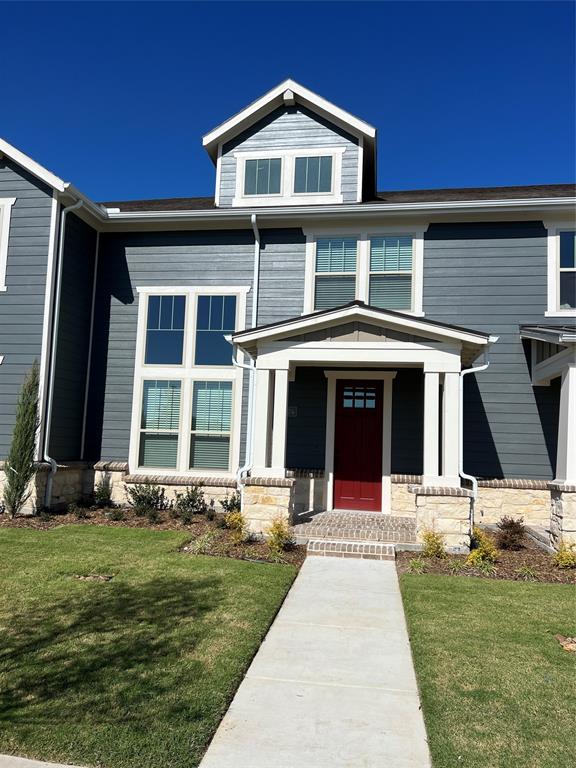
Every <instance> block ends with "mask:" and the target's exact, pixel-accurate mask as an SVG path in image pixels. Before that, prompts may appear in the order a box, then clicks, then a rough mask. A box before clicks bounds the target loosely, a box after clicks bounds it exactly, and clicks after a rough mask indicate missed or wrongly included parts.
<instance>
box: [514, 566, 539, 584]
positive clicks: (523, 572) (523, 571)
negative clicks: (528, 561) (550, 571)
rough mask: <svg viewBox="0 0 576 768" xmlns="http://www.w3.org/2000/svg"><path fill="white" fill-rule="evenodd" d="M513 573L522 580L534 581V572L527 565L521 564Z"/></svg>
mask: <svg viewBox="0 0 576 768" xmlns="http://www.w3.org/2000/svg"><path fill="white" fill-rule="evenodd" d="M514 573H515V574H516V575H517V576H518V578H519V579H522V581H536V572H535V571H533V570H532V568H530V567H529V566H528V565H521V566H520V568H517V569H516V570H515V571H514Z"/></svg>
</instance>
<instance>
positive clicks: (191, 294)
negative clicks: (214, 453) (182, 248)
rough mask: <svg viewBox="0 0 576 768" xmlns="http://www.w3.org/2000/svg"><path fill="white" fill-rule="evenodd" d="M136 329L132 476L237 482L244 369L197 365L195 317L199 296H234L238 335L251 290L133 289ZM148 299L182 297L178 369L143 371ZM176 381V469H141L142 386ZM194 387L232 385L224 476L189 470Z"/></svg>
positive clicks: (214, 471)
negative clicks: (198, 383) (201, 383)
mask: <svg viewBox="0 0 576 768" xmlns="http://www.w3.org/2000/svg"><path fill="white" fill-rule="evenodd" d="M136 291H137V293H138V296H139V299H138V326H137V336H136V357H135V364H134V389H133V396H132V414H131V426H130V449H129V455H128V462H129V467H130V473H131V474H133V475H142V476H144V475H154V476H158V477H163V476H164V477H166V476H170V475H185V476H188V477H190V478H191V479H193V478H194V477H206V476H214V477H226V478H229V477H230V478H231V477H235V474H236V469H237V467H238V466H239V463H240V437H241V434H240V433H241V424H242V385H243V369H242V368H237V367H236V366H234V365H233V364H232V347H230V365H229V366H224V365H218V366H216V365H214V366H207V365H195V364H194V356H195V341H196V313H197V300H198V296H236V331H241V330H244V328H245V324H246V297H247V294H248V292H249V291H250V286H246V285H243V286H213V285H209V286H198V285H196V286H184V287H183V286H181V285H178V286H144V287H142V286H141V287H137V288H136ZM149 296H186V309H185V315H184V317H185V327H184V349H183V356H182V364H181V365H174V364H172V365H150V364H148V365H146V364H145V363H144V355H145V351H146V325H147V323H146V318H147V313H148V297H149ZM150 380H152V381H154V380H162V381H180V383H181V387H180V397H181V401H180V424H179V428H178V451H177V463H176V467H170V468H167V467H140V466H139V461H138V459H139V451H140V432H141V429H140V423H141V414H142V396H143V391H144V381H150ZM195 381H230V382H232V418H231V422H230V463H229V465H228V469H227V470H218V469H206V468H201V469H190V468H189V466H188V464H189V460H190V441H191V437H192V396H193V390H194V382H195Z"/></svg>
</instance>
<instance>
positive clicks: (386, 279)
mask: <svg viewBox="0 0 576 768" xmlns="http://www.w3.org/2000/svg"><path fill="white" fill-rule="evenodd" d="M368 301H369V303H370V304H371V305H372V306H373V307H380V308H381V309H410V308H411V306H412V276H411V275H371V276H370V297H369V300H368Z"/></svg>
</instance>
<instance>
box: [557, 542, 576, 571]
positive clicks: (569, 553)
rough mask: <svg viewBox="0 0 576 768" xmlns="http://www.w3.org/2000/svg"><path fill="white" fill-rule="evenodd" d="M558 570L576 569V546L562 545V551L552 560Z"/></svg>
mask: <svg viewBox="0 0 576 768" xmlns="http://www.w3.org/2000/svg"><path fill="white" fill-rule="evenodd" d="M552 562H553V563H554V565H555V566H556V568H576V545H574V544H571V545H570V546H568V544H564V543H562V544H560V549H559V550H558V552H556V554H555V555H554V556H553V558H552Z"/></svg>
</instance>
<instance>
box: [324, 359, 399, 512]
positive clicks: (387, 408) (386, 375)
mask: <svg viewBox="0 0 576 768" xmlns="http://www.w3.org/2000/svg"><path fill="white" fill-rule="evenodd" d="M396 373H397V371H354V370H343V371H334V370H326V371H324V375H325V376H326V378H327V379H328V393H327V398H326V441H325V448H324V466H325V471H324V482H325V484H326V509H328V510H331V509H333V508H334V464H335V459H334V453H335V446H336V382H337V381H338V380H339V379H345V380H346V379H349V380H355V381H362V380H365V381H382V499H381V511H382V512H383V513H384V514H390V513H391V512H392V506H391V502H392V487H391V479H390V475H391V465H392V384H393V381H394V379H395V377H396Z"/></svg>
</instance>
